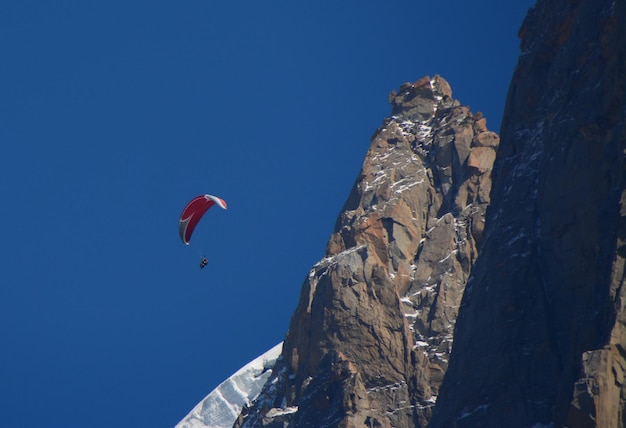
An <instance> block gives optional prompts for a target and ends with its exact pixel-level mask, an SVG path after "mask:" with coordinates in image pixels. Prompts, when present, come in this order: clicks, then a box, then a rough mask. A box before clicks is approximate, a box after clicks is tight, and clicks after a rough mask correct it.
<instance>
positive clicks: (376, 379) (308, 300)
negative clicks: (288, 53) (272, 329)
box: [236, 76, 499, 428]
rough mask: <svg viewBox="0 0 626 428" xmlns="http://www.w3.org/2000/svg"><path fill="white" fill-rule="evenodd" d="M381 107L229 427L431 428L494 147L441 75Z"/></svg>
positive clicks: (477, 117)
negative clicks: (267, 375)
mask: <svg viewBox="0 0 626 428" xmlns="http://www.w3.org/2000/svg"><path fill="white" fill-rule="evenodd" d="M389 101H390V103H391V106H392V116H390V117H388V118H387V119H386V120H385V121H384V123H383V126H382V127H381V128H380V129H378V130H377V131H376V132H375V134H374V136H373V137H372V142H371V146H370V148H369V151H368V153H367V155H366V158H365V161H364V162H363V167H362V170H361V172H360V174H359V177H358V178H357V180H356V183H355V185H354V187H353V189H352V192H351V194H350V196H349V198H348V200H347V202H346V204H345V206H344V208H343V209H342V212H341V214H340V215H339V218H338V219H337V224H336V228H335V231H334V233H333V234H332V236H331V238H330V240H329V243H328V246H327V253H326V257H325V258H324V259H322V260H321V261H320V262H319V263H317V264H316V265H315V266H313V267H312V269H311V270H310V272H309V275H308V277H307V279H306V280H305V282H304V285H303V287H302V293H301V296H300V302H299V304H298V307H297V309H296V311H295V313H294V315H293V317H292V320H291V325H290V328H289V332H288V334H287V337H286V340H285V343H284V348H283V354H282V357H281V358H280V359H279V361H278V363H277V365H276V367H275V370H274V374H273V377H272V378H271V379H270V381H269V382H268V384H267V385H266V388H265V390H264V392H263V393H262V394H261V396H260V398H259V399H258V400H257V401H256V402H255V403H254V404H253V405H252V406H251V407H250V408H248V409H246V410H245V411H244V413H243V414H242V415H241V416H240V418H239V421H238V422H237V424H236V426H243V427H261V426H265V427H287V426H293V427H296V426H297V427H316V428H320V427H325V426H328V427H335V426H340V427H357V426H358V427H392V426H393V427H397V428H401V427H413V426H426V424H427V423H428V420H429V418H430V415H431V410H432V407H433V404H434V402H435V400H436V397H437V395H438V390H439V386H440V384H441V381H442V378H443V374H444V372H445V370H446V368H447V362H448V356H449V353H450V350H451V347H452V332H453V329H454V323H455V320H456V314H457V309H458V306H459V304H460V301H461V296H462V294H463V289H464V287H465V283H466V280H467V278H468V277H469V274H470V271H471V268H472V265H473V263H474V261H475V259H476V257H477V248H478V245H479V243H480V241H481V239H482V236H483V229H484V214H485V210H486V207H487V205H488V204H489V194H490V190H491V179H490V174H491V170H492V166H493V162H494V159H495V150H496V148H497V146H498V143H499V138H498V136H497V135H496V134H495V133H493V132H490V131H489V130H488V129H487V128H486V120H485V119H484V118H483V117H482V115H481V114H480V113H477V114H472V113H471V112H470V110H469V108H467V107H464V106H461V105H460V103H459V102H458V101H456V100H454V99H452V92H451V89H450V86H449V85H448V83H447V82H446V81H445V80H443V79H442V78H441V77H438V76H435V77H434V78H432V79H431V78H429V77H425V78H423V79H421V80H419V81H417V82H415V83H412V84H405V85H403V86H402V87H401V88H400V89H399V91H398V92H395V91H394V92H392V93H391V94H390V97H389Z"/></svg>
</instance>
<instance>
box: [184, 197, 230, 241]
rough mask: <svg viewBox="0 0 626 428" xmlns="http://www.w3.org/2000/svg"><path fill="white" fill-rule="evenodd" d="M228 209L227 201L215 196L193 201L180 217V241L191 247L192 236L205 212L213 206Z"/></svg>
mask: <svg viewBox="0 0 626 428" xmlns="http://www.w3.org/2000/svg"><path fill="white" fill-rule="evenodd" d="M216 204H217V205H218V206H219V207H221V208H223V209H226V201H224V200H223V199H220V198H218V197H217V196H213V195H200V196H197V197H195V198H193V199H192V200H191V202H189V203H188V204H187V206H186V207H185V209H184V210H183V213H182V214H181V215H180V221H179V223H178V232H179V233H180V240H181V241H183V243H184V244H185V245H189V242H190V241H191V235H192V234H193V230H194V229H195V228H196V226H197V225H198V222H199V221H200V219H201V218H202V216H203V215H204V213H205V212H207V210H208V209H209V208H211V207H212V206H213V205H216Z"/></svg>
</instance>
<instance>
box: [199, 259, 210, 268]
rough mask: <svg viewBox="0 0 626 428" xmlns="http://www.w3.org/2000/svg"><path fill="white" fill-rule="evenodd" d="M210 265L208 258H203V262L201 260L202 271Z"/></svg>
mask: <svg viewBox="0 0 626 428" xmlns="http://www.w3.org/2000/svg"><path fill="white" fill-rule="evenodd" d="M208 264H209V261H208V260H207V258H206V257H202V260H200V269H204V268H205V266H206V265H208Z"/></svg>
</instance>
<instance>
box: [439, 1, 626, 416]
mask: <svg viewBox="0 0 626 428" xmlns="http://www.w3.org/2000/svg"><path fill="white" fill-rule="evenodd" d="M520 37H521V48H522V51H523V52H522V54H521V56H520V59H519V62H518V65H517V68H516V71H515V74H514V76H513V81H512V83H511V87H510V90H509V96H508V100H507V105H506V109H505V115H504V121H503V125H502V131H501V137H502V144H501V145H500V147H499V151H498V159H497V161H496V167H495V170H494V188H493V192H492V199H493V201H492V205H491V207H490V209H489V213H488V216H487V228H486V230H485V232H484V241H483V245H482V247H481V254H480V257H479V258H478V261H477V263H476V265H475V267H474V269H473V271H472V275H471V279H470V281H469V283H468V285H467V288H466V290H465V295H464V297H463V303H462V305H461V308H460V311H459V315H458V320H457V327H456V331H455V340H454V351H453V353H452V357H451V361H450V366H449V368H448V371H447V373H446V377H445V380H444V383H443V385H442V387H441V391H440V395H439V398H438V401H437V405H436V409H435V414H434V417H433V420H432V426H433V427H455V426H457V427H477V426H487V427H492V426H493V427H495V426H508V427H530V426H548V425H549V426H555V427H562V426H568V427H594V426H598V427H623V426H626V414H625V412H624V410H625V407H624V398H625V397H626V390H625V389H624V385H625V383H624V370H625V368H626V360H625V357H626V352H625V351H626V330H625V321H626V313H625V310H624V307H623V302H624V298H625V297H626V295H625V291H624V287H623V284H624V274H625V269H624V267H625V261H626V259H625V256H626V251H624V248H626V247H624V244H625V241H624V240H625V238H626V216H625V215H626V208H625V203H626V196H625V193H624V189H625V188H626V183H625V181H624V180H625V176H624V170H625V167H626V164H625V163H624V153H625V151H624V150H625V149H626V132H625V128H624V118H625V116H626V114H625V112H626V64H625V61H626V2H625V1H624V0H617V1H608V0H577V1H566V0H539V1H538V2H537V5H536V6H535V8H534V9H532V10H531V11H530V13H529V14H528V16H527V18H526V20H525V22H524V24H523V26H522V29H521V30H520Z"/></svg>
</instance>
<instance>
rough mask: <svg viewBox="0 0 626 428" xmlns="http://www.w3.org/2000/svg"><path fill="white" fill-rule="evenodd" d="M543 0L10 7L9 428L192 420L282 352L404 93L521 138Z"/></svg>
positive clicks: (3, 350)
mask: <svg viewBox="0 0 626 428" xmlns="http://www.w3.org/2000/svg"><path fill="white" fill-rule="evenodd" d="M532 4H533V2H532V1H530V0H523V1H522V0H518V1H514V2H502V1H496V0H491V1H487V0H482V1H481V0H477V1H473V2H467V1H462V0H448V1H440V2H424V1H394V0H392V1H385V2H382V1H378V2H374V1H370V2H367V1H362V0H361V1H356V0H354V1H326V0H321V1H316V2H302V1H293V0H290V1H282V0H277V1H271V0H270V1H264V2H260V1H241V2H236V1H226V0H185V1H161V0H151V1H144V0H142V1H135V0H125V1H117V0H107V1H101V0H93V1H91V0H90V1H85V0H80V1H79V0H56V1H43V0H41V1H37V0H19V1H17V0H15V1H5V2H2V4H1V5H0V53H1V61H2V65H1V66H0V218H1V219H2V221H1V222H0V233H1V237H2V239H1V241H0V242H1V244H0V245H1V257H0V340H1V343H0V426H1V427H7V428H30V427H46V428H84V427H89V428H105V427H106V428H111V427H116V428H126V427H128V428H130V427H132V428H142V427H145V428H161V427H172V426H173V425H174V424H175V423H177V422H178V421H179V420H180V419H182V418H183V417H184V416H185V415H186V414H187V412H188V411H189V410H191V409H192V408H193V406H194V405H195V404H196V403H197V402H198V401H200V400H201V399H202V398H203V397H204V396H205V395H206V394H207V393H209V392H210V391H211V390H212V389H213V388H214V387H215V386H217V385H218V384H219V383H220V382H221V381H223V380H224V379H225V378H226V377H228V376H229V375H230V374H231V373H233V372H234V371H236V370H237V369H238V368H239V367H241V366H242V365H244V364H245V363H247V362H248V361H250V360H251V359H253V358H254V357H256V356H257V355H259V354H261V353H263V352H264V351H266V350H267V349H269V348H270V347H272V346H273V345H275V344H276V343H278V342H280V341H281V340H282V339H283V337H284V335H285V333H286V331H287V328H288V324H289V319H290V316H291V314H292V312H293V310H294V309H295V307H296V304H297V300H298V296H299V292H300V286H301V284H302V281H303V280H304V278H305V276H306V275H307V274H308V270H309V268H310V267H311V266H312V265H313V264H314V263H316V262H317V261H318V260H319V259H321V258H322V257H323V256H324V250H325V245H326V242H327V240H328V237H329V236H330V234H331V232H332V229H333V225H334V222H335V219H336V217H337V215H338V214H339V212H340V209H341V207H342V205H343V203H344V201H345V199H346V198H347V196H348V193H349V191H350V188H351V186H352V184H353V182H354V180H355V179H356V177H357V174H358V172H359V168H360V165H361V162H362V160H363V157H364V155H365V153H366V151H367V148H368V146H369V138H370V136H371V135H372V133H373V132H374V130H375V129H376V128H377V127H378V126H379V125H380V124H381V122H382V120H383V118H384V117H385V116H387V115H388V114H389V112H390V108H389V105H388V103H387V95H388V93H389V92H390V91H391V90H392V89H396V88H398V87H399V86H400V84H402V83H403V82H407V81H415V80H417V79H419V78H421V77H423V76H424V75H433V74H440V75H442V76H443V77H444V78H445V79H447V80H448V81H449V82H450V84H451V86H452V90H453V94H454V96H455V98H457V99H459V100H460V101H461V102H462V103H463V104H466V105H469V106H470V107H471V109H472V110H473V111H482V112H483V113H484V114H485V116H486V117H487V120H488V126H489V127H490V128H491V129H493V130H495V131H498V130H499V124H500V120H501V110H502V106H503V104H504V101H505V96H506V91H507V88H508V84H509V80H510V77H511V74H512V71H513V67H514V65H515V63H516V61H517V56H518V53H519V50H518V45H519V42H518V39H517V31H518V29H519V26H520V24H521V22H522V20H523V17H524V16H525V14H526V11H527V9H528V8H529V7H530V6H531V5H532ZM202 193H211V194H215V195H218V196H220V197H222V198H224V199H225V200H226V201H227V202H228V204H229V209H228V211H218V210H214V212H209V215H208V216H207V217H206V218H205V222H203V223H202V224H201V227H200V229H198V231H197V232H198V236H199V237H198V238H196V239H197V241H196V242H192V245H191V246H190V247H185V246H184V245H182V244H181V243H180V241H179V238H178V231H177V221H178V216H179V214H180V212H181V210H182V208H183V207H184V205H185V203H186V202H187V201H188V200H189V199H191V198H192V197H193V196H196V195H199V194H202ZM202 254H206V256H207V257H208V258H209V266H208V267H207V268H206V269H205V270H203V271H200V270H199V269H198V262H199V258H200V256H201V255H202Z"/></svg>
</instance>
